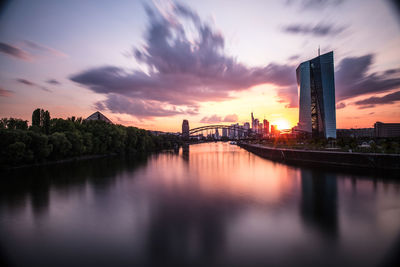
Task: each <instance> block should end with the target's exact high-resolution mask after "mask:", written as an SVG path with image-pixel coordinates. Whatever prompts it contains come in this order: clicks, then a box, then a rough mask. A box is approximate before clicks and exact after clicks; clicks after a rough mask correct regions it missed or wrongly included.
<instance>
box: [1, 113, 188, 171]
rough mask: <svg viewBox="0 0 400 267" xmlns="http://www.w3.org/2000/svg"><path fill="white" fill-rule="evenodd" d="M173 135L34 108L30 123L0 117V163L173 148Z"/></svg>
mask: <svg viewBox="0 0 400 267" xmlns="http://www.w3.org/2000/svg"><path fill="white" fill-rule="evenodd" d="M176 144H180V139H179V137H178V136H175V135H170V134H166V135H161V136H155V135H153V134H152V133H151V132H149V131H146V130H143V129H138V128H136V127H125V126H122V125H116V124H110V123H107V122H104V121H100V120H92V121H85V120H82V118H77V119H76V118H75V117H71V118H68V119H66V120H65V119H50V113H49V112H48V111H44V110H40V109H36V110H35V111H34V112H33V114H32V126H30V127H28V121H24V120H21V119H14V118H9V119H7V118H3V119H1V120H0V148H1V150H0V151H1V152H0V167H3V168H4V167H12V166H18V165H23V164H33V163H43V162H46V161H54V160H61V159H67V158H73V157H78V156H85V155H104V154H135V153H144V152H151V151H156V150H160V149H168V148H173V147H174V146H175V145H176Z"/></svg>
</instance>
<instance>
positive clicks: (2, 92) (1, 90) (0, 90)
mask: <svg viewBox="0 0 400 267" xmlns="http://www.w3.org/2000/svg"><path fill="white" fill-rule="evenodd" d="M13 94H14V92H13V91H10V90H6V89H4V88H1V87H0V97H9V96H12V95H13Z"/></svg>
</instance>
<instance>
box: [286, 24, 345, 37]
mask: <svg viewBox="0 0 400 267" xmlns="http://www.w3.org/2000/svg"><path fill="white" fill-rule="evenodd" d="M344 29H345V27H339V26H335V25H332V24H322V23H320V24H317V25H307V24H291V25H287V26H285V27H283V28H282V30H283V31H284V32H287V33H292V34H304V35H313V36H316V37H321V36H327V35H336V34H339V33H341V32H342V31H343V30H344Z"/></svg>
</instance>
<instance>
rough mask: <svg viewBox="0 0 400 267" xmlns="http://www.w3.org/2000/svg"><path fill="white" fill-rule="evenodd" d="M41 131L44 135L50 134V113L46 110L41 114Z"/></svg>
mask: <svg viewBox="0 0 400 267" xmlns="http://www.w3.org/2000/svg"><path fill="white" fill-rule="evenodd" d="M43 130H44V133H45V134H49V133H50V112H49V111H48V110H46V111H45V112H44V113H43Z"/></svg>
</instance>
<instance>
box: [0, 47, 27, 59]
mask: <svg viewBox="0 0 400 267" xmlns="http://www.w3.org/2000/svg"><path fill="white" fill-rule="evenodd" d="M0 52H2V53H4V54H6V55H8V56H11V57H14V58H18V59H22V60H30V59H31V56H30V55H29V53H27V52H25V51H24V50H22V49H20V48H18V47H15V46H12V45H9V44H6V43H0Z"/></svg>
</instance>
